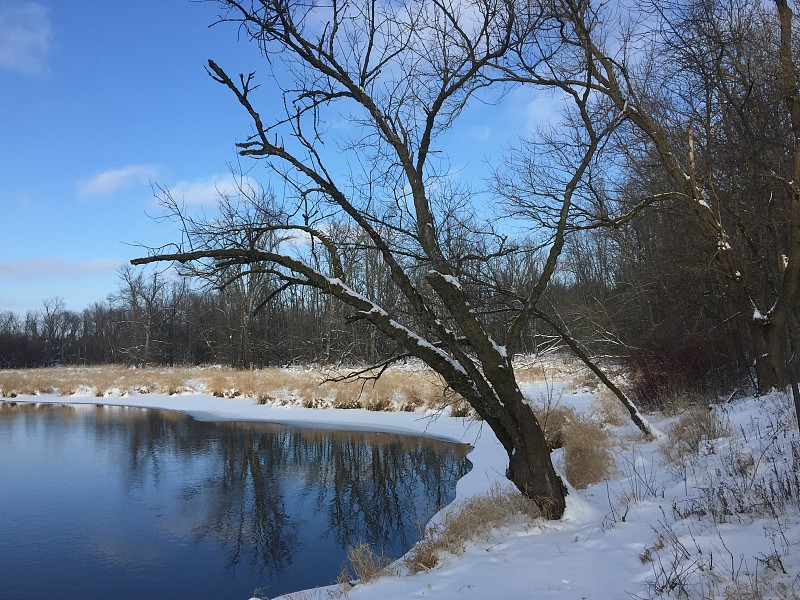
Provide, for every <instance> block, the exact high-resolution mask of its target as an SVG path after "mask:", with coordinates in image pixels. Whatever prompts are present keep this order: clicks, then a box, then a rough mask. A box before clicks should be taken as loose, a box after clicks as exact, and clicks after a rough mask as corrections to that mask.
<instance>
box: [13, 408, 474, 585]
mask: <svg viewBox="0 0 800 600" xmlns="http://www.w3.org/2000/svg"><path fill="white" fill-rule="evenodd" d="M76 428H77V429H78V430H80V435H77V434H75V433H74V430H75V429H76ZM70 429H71V430H72V431H73V433H66V432H67V431H68V430H70ZM22 432H26V433H25V435H23V433H22ZM0 433H2V435H0V456H2V453H5V452H16V453H18V452H20V451H22V452H28V453H36V452H38V450H37V444H38V445H39V446H41V445H42V442H43V439H45V438H46V439H47V440H49V442H48V443H53V440H57V441H56V443H57V444H58V445H59V446H60V447H61V451H62V452H63V451H66V452H68V453H75V452H80V451H81V450H80V448H81V447H84V448H85V446H86V444H87V443H88V444H89V445H90V446H91V454H92V455H93V456H94V457H95V458H94V461H95V462H97V461H98V456H99V457H101V462H102V463H103V464H104V465H107V468H101V469H100V470H99V472H100V473H104V475H102V476H101V478H103V479H108V480H110V481H109V482H106V483H110V484H113V485H117V486H118V487H119V491H118V492H113V493H109V492H105V493H104V494H105V496H106V497H108V498H111V497H119V498H122V500H119V503H120V504H122V505H124V506H123V508H125V510H126V511H127V510H130V509H131V507H132V505H134V506H133V507H134V508H135V507H136V506H138V507H140V508H144V509H145V510H144V511H143V512H145V513H146V516H147V517H148V518H150V517H152V519H151V520H152V521H155V522H156V524H152V523H149V522H148V523H145V522H144V519H145V517H143V516H142V515H139V514H138V513H137V515H138V516H137V517H136V519H135V520H134V521H133V523H132V525H131V526H134V527H141V528H142V531H145V530H146V531H148V532H150V533H151V534H152V535H151V537H153V538H154V539H153V541H154V542H155V543H167V544H168V545H170V546H171V547H172V548H173V554H174V553H176V552H177V553H178V554H180V553H181V552H183V551H184V550H185V551H187V552H188V551H189V550H193V551H194V552H196V553H199V554H201V555H203V556H206V555H207V554H208V553H209V552H211V551H212V550H213V551H214V553H215V558H208V557H207V556H206V558H205V559H204V560H209V561H210V562H211V563H212V564H216V565H217V568H215V569H213V570H211V571H212V572H208V571H209V569H207V568H206V569H205V571H206V573H204V575H206V576H208V578H210V579H215V581H216V580H218V579H224V580H228V581H231V582H236V583H237V584H240V585H238V586H234V588H232V589H236V590H239V589H242V590H244V591H243V593H250V592H252V590H253V589H254V588H256V587H267V588H268V592H269V594H270V595H277V594H278V593H281V592H285V591H291V590H294V589H299V588H301V587H311V586H314V585H324V584H327V583H328V582H330V580H331V579H333V578H334V577H335V576H336V574H337V572H338V568H339V564H340V563H341V561H342V560H343V558H344V554H345V549H346V547H347V546H348V545H354V544H358V543H361V542H368V543H370V544H372V545H374V546H376V547H377V548H378V549H379V550H381V551H383V552H385V553H386V554H387V555H389V556H394V557H397V556H400V555H401V554H402V553H403V552H405V551H406V550H407V549H408V547H410V545H411V544H413V543H414V542H415V541H416V540H417V539H418V536H419V533H418V532H419V525H420V524H421V523H423V522H425V521H427V519H429V518H430V516H432V514H433V513H434V512H435V511H437V510H438V509H439V508H441V507H442V506H443V505H444V504H446V503H447V502H449V501H450V500H451V499H452V497H453V495H454V490H455V483H456V481H457V480H458V478H459V477H461V476H462V475H463V474H464V473H465V472H466V470H467V464H468V463H467V461H466V459H465V457H464V456H465V451H464V449H463V448H462V447H458V446H453V445H451V444H444V443H439V442H435V441H431V440H423V439H421V438H413V437H398V436H390V435H386V434H375V433H364V432H330V431H321V430H303V429H293V428H285V427H280V426H275V425H268V424H260V423H204V422H198V421H195V420H193V419H190V418H187V417H185V416H182V415H177V414H174V413H165V412H160V411H148V410H142V409H125V408H107V407H83V408H76V407H71V406H67V407H64V406H48V405H38V406H34V405H27V404H16V405H13V404H11V403H5V404H0ZM76 435H77V437H76ZM89 435H91V442H87V440H86V438H87V437H88V436H89ZM7 438H8V439H10V440H11V442H12V443H11V444H10V445H9V446H8V448H6V447H3V446H4V442H3V440H5V439H7ZM23 438H26V439H29V444H30V447H28V448H27V449H24V448H23V446H22V439H23ZM70 439H79V440H80V442H79V443H78V445H77V446H75V445H74V444H72V445H71V444H70V441H69V440H70ZM45 445H46V444H45ZM72 446H75V447H72ZM60 453H61V452H60ZM50 459H52V456H49V457H47V458H45V457H42V460H50ZM7 462H8V461H7V460H5V458H3V459H0V477H3V480H4V481H6V477H8V476H11V474H8V473H5V472H4V468H3V467H4V466H5V465H6V463H7ZM108 465H113V466H114V468H113V469H111V468H110V467H108ZM95 466H96V465H95ZM5 470H9V469H5ZM12 470H13V469H12ZM72 477H73V480H72V481H73V482H74V481H76V479H74V477H77V476H75V475H73V476H72ZM86 484H87V485H86V487H88V488H91V489H92V490H94V488H95V487H96V484H97V482H96V481H94V480H93V481H92V482H91V484H88V482H86ZM72 487H76V486H74V485H73V486H72ZM78 487H81V486H78ZM95 493H96V492H95ZM6 497H7V495H4V494H2V493H0V511H2V512H0V514H5V515H10V516H11V519H12V520H13V519H14V514H15V511H14V508H13V507H12V506H10V505H9V506H3V501H4V498H6ZM84 501H85V500H78V501H76V502H84ZM109 518H110V519H111V520H113V519H115V518H122V517H109ZM127 520H128V521H130V518H127ZM117 525H119V523H117ZM126 526H128V523H126ZM106 538H108V536H106ZM159 540H161V542H159ZM127 543H128V546H131V545H132V544H133V542H132V541H131V540H127ZM136 543H137V544H138V543H139V540H137V541H136ZM3 544H4V542H3V541H2V539H0V552H2V554H3V555H4V556H9V555H13V554H9V551H12V550H13V549H7V548H4V547H3ZM104 544H105V545H109V541H108V539H106V540H105V542H104ZM136 547H138V546H136ZM175 548H178V549H179V550H175ZM139 554H140V555H142V556H143V555H145V554H148V552H147V551H140V552H139ZM170 556H172V555H170ZM181 560H188V559H186V558H185V557H184V558H182V559H181ZM148 562H149V563H150V564H152V562H153V561H152V560H151V561H148ZM162 562H163V556H162ZM12 563H13V561H12ZM9 568H11V567H9V565H6V566H0V581H2V579H3V576H4V574H5V573H4V572H5V571H6V570H7V569H9ZM15 568H16V569H19V568H23V569H24V565H17V567H15ZM53 568H56V567H53ZM183 570H184V571H186V572H187V576H188V577H189V578H195V579H196V578H197V577H198V571H197V568H196V567H191V566H187V567H186V568H184V569H183ZM9 572H11V571H9ZM94 576H96V575H94ZM196 583H197V582H195V587H197V586H196ZM215 585H216V583H215ZM187 586H189V587H191V586H190V585H189V584H187ZM56 589H58V590H59V597H62V598H63V593H61V592H63V588H56ZM182 589H183V594H182V595H188V594H187V591H188V590H187V589H186V588H182ZM204 589H205V590H206V591H208V590H209V589H210V588H209V587H208V586H206V587H205V588H203V586H202V585H201V586H200V589H199V591H198V592H195V593H199V594H200V595H199V596H194V597H195V598H199V597H212V596H210V595H207V594H204V593H203V590H204ZM219 592H220V590H218V591H215V592H214V593H219ZM0 596H2V597H6V596H5V595H4V593H3V584H2V583H0ZM9 597H11V596H9ZM75 597H80V596H77V595H76V596H75ZM131 597H135V595H134V596H131ZM227 597H237V596H236V595H235V594H233V595H231V593H230V592H228V593H227ZM243 597H247V596H243Z"/></svg>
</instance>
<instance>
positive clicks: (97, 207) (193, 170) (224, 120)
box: [0, 0, 552, 313]
mask: <svg viewBox="0 0 800 600" xmlns="http://www.w3.org/2000/svg"><path fill="white" fill-rule="evenodd" d="M216 15H217V7H216V5H215V4H214V3H213V2H192V1H191V0H138V1H136V2H125V1H122V0H71V1H69V2H67V1H66V0H39V1H36V2H32V1H31V2H29V1H24V0H22V1H20V0H0V114H2V119H0V178H2V182H3V185H2V188H0V215H2V217H0V219H1V221H0V222H1V223H2V228H1V231H2V235H0V251H1V252H0V311H2V310H12V311H15V312H18V313H24V312H25V311H26V310H29V309H38V308H40V307H41V302H42V300H43V299H45V298H52V297H55V296H60V297H62V298H64V300H65V302H66V305H67V307H68V308H70V309H73V310H81V309H82V308H84V307H86V306H88V305H89V304H91V303H92V302H95V301H99V300H103V299H105V298H106V296H107V295H108V294H109V293H111V292H113V291H114V290H115V289H116V288H117V287H118V275H117V271H118V269H119V267H120V266H121V265H122V264H124V263H125V262H127V261H128V260H129V259H130V258H133V257H135V256H139V255H141V254H143V250H142V249H140V248H137V247H135V244H137V243H142V244H145V245H159V244H164V243H167V242H170V241H174V240H175V239H176V233H177V231H176V229H175V227H174V225H172V224H170V223H156V222H154V221H153V220H152V218H151V217H152V216H154V215H158V214H160V209H159V207H158V206H157V204H156V202H155V200H154V197H153V192H152V184H153V183H156V184H158V185H160V186H164V187H167V188H169V189H170V190H171V191H172V193H173V195H174V196H175V197H177V198H180V199H183V200H185V201H186V202H187V203H193V204H197V205H200V204H201V203H209V202H212V201H213V198H214V189H215V186H216V187H219V186H222V187H224V186H225V183H224V182H225V181H226V180H228V179H229V175H228V164H230V163H233V162H236V160H237V158H236V154H235V151H234V143H235V142H236V141H237V139H241V138H243V137H244V136H245V135H246V134H247V132H248V131H249V126H248V123H247V119H246V115H244V113H243V111H241V110H240V109H239V107H238V105H237V104H236V102H235V99H234V98H233V97H232V96H231V95H230V93H229V92H227V91H226V90H225V89H224V88H223V87H222V86H220V85H219V84H216V83H214V82H213V81H212V80H211V79H210V78H209V77H208V75H207V74H206V73H205V70H204V65H205V63H206V60H207V59H209V58H213V59H214V60H215V61H217V62H218V63H219V64H220V65H221V66H223V67H224V68H226V70H228V71H229V72H231V73H238V72H248V71H251V70H256V69H258V68H259V66H260V67H261V69H262V70H264V63H263V61H260V60H259V57H258V53H257V49H256V48H254V47H253V46H251V45H248V44H246V43H244V42H241V43H240V42H237V39H236V29H235V27H233V26H230V25H228V26H225V25H223V26H218V27H213V28H209V25H210V24H211V23H212V22H214V20H215V17H216ZM262 81H263V82H264V83H265V85H266V84H267V82H266V81H265V78H262ZM267 94H269V91H268V92H267ZM517 100H518V102H512V103H511V104H510V107H507V108H505V109H504V111H498V110H497V107H491V106H488V107H487V106H480V105H478V106H477V107H476V108H475V109H474V110H473V111H472V113H471V114H470V115H469V116H468V118H467V119H466V120H465V121H464V123H463V127H462V130H461V133H460V134H458V135H456V136H455V139H456V142H457V143H458V144H459V147H460V148H462V149H463V148H469V149H470V151H471V152H472V155H473V158H472V159H470V160H474V161H475V162H474V163H473V164H477V163H479V162H482V161H484V159H485V156H486V152H484V151H483V150H482V148H484V147H485V148H489V147H496V144H498V143H499V138H498V136H497V130H498V129H503V127H502V126H499V123H498V122H497V120H499V121H501V122H504V123H505V127H504V128H505V129H506V130H507V131H511V130H513V131H519V130H520V129H523V130H524V129H526V128H528V127H529V125H530V123H529V121H531V120H533V121H536V120H539V117H537V116H536V115H538V114H539V113H542V114H546V113H548V112H552V109H551V108H550V107H548V106H547V102H546V101H545V102H544V103H542V100H541V98H536V97H532V96H525V97H518V98H517ZM508 105H509V103H506V104H505V105H504V106H508ZM537 106H538V108H537ZM534 113H536V114H534ZM519 121H523V122H524V123H523V127H520V123H519ZM459 138H460V139H459ZM465 141H466V142H469V144H466V145H465V144H464V142H465Z"/></svg>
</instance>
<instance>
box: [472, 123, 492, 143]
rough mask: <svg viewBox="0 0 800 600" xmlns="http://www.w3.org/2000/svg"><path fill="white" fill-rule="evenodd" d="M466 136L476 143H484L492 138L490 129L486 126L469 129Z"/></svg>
mask: <svg viewBox="0 0 800 600" xmlns="http://www.w3.org/2000/svg"><path fill="white" fill-rule="evenodd" d="M468 135H469V136H470V137H471V138H473V139H474V140H476V141H479V142H485V141H486V140H488V139H489V138H490V137H492V128H491V127H489V126H488V125H476V126H474V127H470V128H469V131H468Z"/></svg>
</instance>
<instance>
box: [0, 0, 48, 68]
mask: <svg viewBox="0 0 800 600" xmlns="http://www.w3.org/2000/svg"><path fill="white" fill-rule="evenodd" d="M52 41H53V28H52V26H51V25H50V19H49V17H48V14H47V9H46V8H45V7H44V6H42V5H41V4H39V3H37V2H23V3H15V2H13V1H12V2H10V3H9V2H2V3H0V70H6V71H18V72H20V73H27V74H38V73H41V72H43V71H44V70H45V68H46V61H47V57H48V55H49V53H50V47H51V45H52Z"/></svg>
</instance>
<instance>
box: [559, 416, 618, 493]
mask: <svg viewBox="0 0 800 600" xmlns="http://www.w3.org/2000/svg"><path fill="white" fill-rule="evenodd" d="M615 465H616V463H615V461H614V456H613V454H612V452H611V438H610V437H609V435H608V433H607V432H606V430H605V429H603V428H601V427H600V426H599V425H598V424H597V423H595V422H593V421H591V420H589V419H586V418H579V417H576V418H574V419H573V420H571V421H570V422H568V423H567V424H566V427H565V434H564V475H565V476H566V478H567V481H569V482H570V483H571V484H572V485H573V486H575V487H576V488H577V489H583V488H585V487H587V486H590V485H592V484H595V483H599V482H600V481H603V480H605V479H608V478H609V477H610V476H611V475H612V474H613V472H614V468H615Z"/></svg>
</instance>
